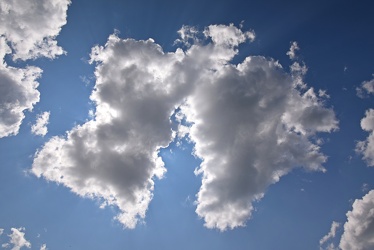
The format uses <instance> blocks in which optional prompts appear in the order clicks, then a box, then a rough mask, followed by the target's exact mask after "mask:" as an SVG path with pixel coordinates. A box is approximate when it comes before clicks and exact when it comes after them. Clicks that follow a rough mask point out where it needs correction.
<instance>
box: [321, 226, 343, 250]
mask: <svg viewBox="0 0 374 250" xmlns="http://www.w3.org/2000/svg"><path fill="white" fill-rule="evenodd" d="M339 227H340V223H338V222H336V221H333V222H332V224H331V228H330V232H329V233H328V234H326V235H325V236H323V237H322V239H321V240H320V241H319V245H320V249H328V250H329V249H336V247H335V245H334V243H332V242H331V243H330V244H328V245H327V246H325V244H326V242H328V241H329V240H332V239H334V238H335V236H336V231H337V230H338V228H339ZM324 246H325V247H324Z"/></svg>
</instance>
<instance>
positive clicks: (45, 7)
mask: <svg viewBox="0 0 374 250" xmlns="http://www.w3.org/2000/svg"><path fill="white" fill-rule="evenodd" d="M69 4H70V0H53V1H49V0H43V1H40V0H33V1H19V0H4V1H1V2H0V90H1V96H0V138H2V137H5V136H10V135H15V134H17V133H18V130H19V127H20V125H21V123H22V120H23V118H24V113H23V112H24V111H25V110H32V108H33V106H34V105H35V104H36V103H37V102H38V101H39V99H40V97H39V96H40V93H39V91H38V90H37V87H38V82H37V81H36V80H37V79H38V78H39V77H40V75H41V73H42V70H41V69H40V68H38V67H33V66H28V67H26V68H17V67H11V66H9V65H8V64H7V63H6V61H5V57H6V55H11V56H12V59H13V60H14V61H15V62H17V61H19V60H27V59H36V58H38V57H48V58H55V57H56V56H58V55H61V54H62V53H64V51H63V50H62V48H61V47H59V46H58V45H57V41H56V40H55V38H56V36H57V35H58V34H59V32H60V30H61V27H62V26H63V25H64V24H65V23H66V11H67V8H68V5H69Z"/></svg>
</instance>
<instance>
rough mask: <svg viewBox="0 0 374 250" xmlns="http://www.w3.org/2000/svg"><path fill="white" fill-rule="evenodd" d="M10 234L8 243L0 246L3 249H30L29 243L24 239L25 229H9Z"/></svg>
mask: <svg viewBox="0 0 374 250" xmlns="http://www.w3.org/2000/svg"><path fill="white" fill-rule="evenodd" d="M11 231H12V233H11V234H9V235H8V236H9V243H4V244H2V247H3V248H8V247H10V246H11V245H13V247H12V250H20V249H21V248H22V247H27V248H31V243H30V242H29V241H27V240H26V238H25V228H24V227H20V228H11Z"/></svg>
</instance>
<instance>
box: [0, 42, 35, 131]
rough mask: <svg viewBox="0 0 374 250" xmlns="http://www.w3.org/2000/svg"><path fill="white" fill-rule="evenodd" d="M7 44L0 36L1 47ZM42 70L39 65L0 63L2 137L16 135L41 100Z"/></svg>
mask: <svg viewBox="0 0 374 250" xmlns="http://www.w3.org/2000/svg"><path fill="white" fill-rule="evenodd" d="M4 45H6V44H5V43H4V38H2V37H0V47H2V46H4ZM41 72H42V70H41V69H40V68H37V67H32V66H29V67H27V68H15V67H10V66H7V65H6V63H5V62H4V61H3V62H2V63H0V92H1V95H0V118H1V119H0V138H2V137H5V136H10V135H16V134H17V133H18V130H19V127H20V125H21V123H22V120H23V118H24V117H25V115H24V113H23V112H24V111H25V110H29V111H31V110H32V108H33V105H34V104H35V103H37V102H38V101H39V96H40V93H39V91H38V90H37V87H38V85H39V84H38V82H37V81H36V80H37V79H38V78H39V77H40V75H41Z"/></svg>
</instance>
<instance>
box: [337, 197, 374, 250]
mask: <svg viewBox="0 0 374 250" xmlns="http://www.w3.org/2000/svg"><path fill="white" fill-rule="evenodd" d="M339 246H340V248H341V249H343V250H348V249H356V250H369V249H373V248H374V190H371V191H370V192H369V193H367V194H366V195H365V196H364V197H362V199H357V200H355V202H354V203H353V205H352V211H348V213H347V222H346V223H345V224H344V233H343V235H342V237H341V240H340V245H339Z"/></svg>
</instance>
